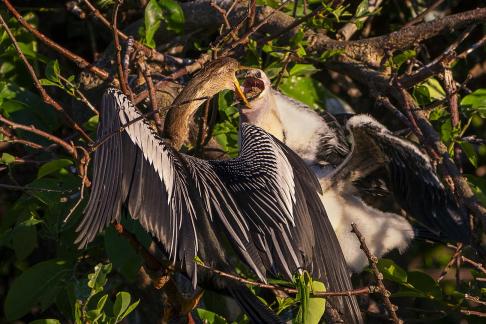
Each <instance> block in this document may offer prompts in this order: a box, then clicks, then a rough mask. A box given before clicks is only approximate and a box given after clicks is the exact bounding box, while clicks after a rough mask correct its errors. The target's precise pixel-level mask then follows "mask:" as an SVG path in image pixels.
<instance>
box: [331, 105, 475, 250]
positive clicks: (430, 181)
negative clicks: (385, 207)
mask: <svg viewBox="0 0 486 324" xmlns="http://www.w3.org/2000/svg"><path fill="white" fill-rule="evenodd" d="M346 126H347V128H348V130H349V131H350V133H351V136H352V152H351V154H350V155H349V156H348V157H347V158H346V159H345V160H344V161H343V163H342V164H341V165H340V166H339V167H338V168H337V169H336V171H335V172H334V174H333V176H332V178H333V179H332V180H333V182H334V183H338V182H340V183H356V182H359V181H360V180H362V179H364V178H365V177H366V176H368V175H370V174H372V173H374V172H380V173H381V174H387V176H388V179H387V180H388V181H387V183H388V185H389V186H390V189H391V191H392V193H393V195H394V197H395V199H396V200H397V202H398V203H399V205H400V206H401V207H402V208H403V209H404V210H405V211H406V212H407V213H408V214H409V215H410V216H411V217H413V218H414V219H415V221H416V222H417V223H418V225H419V226H421V227H422V228H423V229H425V231H426V232H428V235H430V234H432V235H433V237H435V239H439V240H452V241H459V242H464V243H468V242H470V233H469V226H468V221H467V214H466V213H465V211H464V210H463V209H462V208H460V207H459V206H458V205H457V203H456V202H455V200H454V198H453V197H452V195H451V194H450V193H449V192H448V191H447V190H446V189H445V188H444V186H443V185H442V183H441V182H440V180H439V179H438V177H437V175H436V173H435V170H434V168H433V167H432V164H431V163H430V160H429V158H428V157H427V156H426V155H425V154H423V153H422V152H420V150H419V149H418V148H417V147H416V146H415V145H413V144H412V143H410V142H408V141H405V140H403V139H401V138H399V137H397V136H395V135H393V134H392V133H391V132H390V131H389V130H388V129H386V128H385V127H384V126H383V125H381V124H380V123H378V122H377V121H375V120H374V119H373V118H371V117H368V116H366V115H359V116H354V117H352V118H350V119H349V121H348V122H347V124H346ZM381 171H386V172H381Z"/></svg>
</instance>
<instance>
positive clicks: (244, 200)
mask: <svg viewBox="0 0 486 324" xmlns="http://www.w3.org/2000/svg"><path fill="white" fill-rule="evenodd" d="M240 131H241V150H240V156H239V157H238V158H237V159H233V160H228V161H212V162H211V164H212V166H213V168H214V170H215V171H216V173H217V174H218V175H219V177H220V178H221V179H223V181H224V182H225V184H226V186H227V188H228V189H229V190H230V191H231V192H232V193H233V195H234V197H235V199H236V200H237V202H238V205H239V206H240V209H241V211H242V213H243V214H244V215H245V217H246V219H247V221H248V223H249V224H250V227H251V234H252V237H253V240H254V242H255V244H256V245H257V247H258V249H259V251H260V254H261V255H262V259H263V260H264V263H265V264H266V266H267V268H268V269H269V270H271V271H273V272H274V273H275V274H278V275H282V276H284V277H286V278H287V279H291V278H292V276H293V275H294V274H295V273H297V272H298V271H299V270H301V269H307V270H309V271H311V273H312V274H313V276H314V277H315V278H318V279H319V280H321V281H323V282H324V283H325V285H326V287H327V288H328V289H329V290H335V291H342V290H349V289H352V285H351V282H350V275H349V272H348V269H347V266H346V263H345V260H344V257H343V254H342V251H341V248H340V246H339V243H338V241H337V238H336V235H335V233H334V231H333V229H332V226H331V224H330V222H329V220H328V218H327V215H326V212H325V210H324V207H323V206H322V203H321V201H320V199H319V193H320V192H321V188H320V185H319V182H318V180H317V178H316V177H315V175H314V174H313V173H312V171H311V170H309V169H308V167H307V166H306V165H305V163H304V162H303V161H302V160H301V159H300V158H299V157H298V156H297V155H296V154H295V153H293V152H292V151H291V150H290V149H288V148H287V147H286V146H285V145H284V144H282V143H281V142H279V141H278V140H277V139H275V138H274V137H272V136H271V135H269V134H267V133H266V132H264V131H263V130H262V129H260V128H258V127H256V126H253V125H250V124H246V123H243V124H242V125H241V130H240ZM332 300H333V301H334V303H333V304H334V305H335V306H336V307H338V308H339V310H341V311H342V313H343V314H344V316H345V317H346V318H347V319H349V320H350V322H353V323H356V322H360V321H361V313H360V311H359V307H358V305H357V302H356V299H355V298H354V297H351V298H348V297H344V298H333V299H332Z"/></svg>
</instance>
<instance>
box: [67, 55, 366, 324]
mask: <svg viewBox="0 0 486 324" xmlns="http://www.w3.org/2000/svg"><path fill="white" fill-rule="evenodd" d="M238 68H239V64H238V62H237V61H235V60H233V59H223V60H218V61H215V62H213V63H211V64H209V66H208V67H207V68H206V69H204V70H203V71H201V72H200V73H199V74H198V75H197V76H196V77H195V78H193V79H192V80H191V81H190V82H189V84H188V85H187V86H186V88H185V89H184V90H183V91H182V92H181V94H180V95H179V96H178V98H177V99H176V100H175V104H180V106H179V107H178V108H176V109H175V110H173V111H171V112H170V113H169V114H168V115H167V117H166V126H165V132H166V135H167V139H162V138H160V137H159V136H158V135H157V134H156V133H155V132H154V131H153V130H152V128H151V127H150V125H149V124H148V123H147V122H146V121H145V120H142V121H140V122H134V123H130V122H131V121H134V120H135V119H139V118H140V116H141V114H140V113H139V112H138V111H137V109H136V108H135V107H134V106H133V105H132V104H131V103H130V101H129V100H128V99H127V98H126V97H125V96H124V95H123V94H122V93H120V92H119V91H118V90H114V89H110V90H108V92H107V93H106V94H105V96H104V97H103V102H102V111H101V116H100V124H99V127H98V138H105V137H106V136H107V135H108V134H113V133H116V134H115V135H113V136H111V137H109V138H108V139H107V140H106V142H104V144H103V145H101V146H100V147H99V148H98V150H97V151H96V152H95V156H94V163H93V169H94V172H93V188H92V192H91V195H90V199H89V202H88V204H87V206H86V209H85V212H84V214H85V216H84V219H83V221H82V222H81V224H80V225H79V227H78V229H77V231H78V232H79V237H78V239H77V240H76V242H77V243H79V244H80V246H81V247H84V246H86V244H88V243H89V242H90V241H92V240H93V239H94V237H95V236H96V235H97V234H98V233H99V232H100V231H102V230H103V228H104V227H106V226H107V225H108V224H109V223H111V222H114V221H119V218H120V210H121V208H122V206H123V205H125V206H127V207H128V211H129V213H130V215H131V216H132V217H133V218H135V219H138V220H139V222H140V223H141V225H142V226H143V227H144V228H145V229H146V230H147V231H149V232H150V233H151V234H152V235H154V236H155V237H156V238H157V239H158V240H159V241H160V243H161V245H162V246H163V248H164V250H165V252H166V253H167V255H168V257H169V260H170V261H171V262H172V263H173V264H174V265H175V266H177V267H178V268H180V269H182V270H183V271H184V272H185V273H186V274H187V275H188V276H189V277H190V278H191V279H192V280H193V284H194V285H196V283H197V280H198V279H197V278H198V276H197V265H196V263H195V262H194V258H195V257H196V256H198V257H199V258H200V259H201V260H203V262H205V263H206V264H207V265H209V266H211V267H214V268H216V269H220V270H223V271H228V272H232V270H233V268H232V266H231V263H230V261H229V255H230V254H231V253H228V252H227V251H225V247H224V242H230V243H231V246H232V248H233V250H234V252H236V254H237V255H239V256H240V259H241V260H242V261H244V262H245V263H246V265H247V266H248V267H249V268H250V269H251V270H253V272H254V273H255V274H256V275H257V276H258V277H259V279H260V280H262V281H265V280H266V278H267V276H280V277H283V278H286V279H289V280H290V279H292V276H293V275H294V274H296V273H298V272H299V271H301V270H302V269H306V270H309V271H310V272H311V273H312V275H313V276H314V277H315V278H317V279H318V280H321V281H323V282H324V283H325V285H326V288H327V289H329V290H335V291H343V290H349V289H352V286H351V282H350V278H349V273H348V270H347V267H346V264H345V261H344V257H343V254H342V252H341V249H340V247H339V243H338V241H337V238H336V236H335V233H334V232H333V230H332V226H331V225H330V223H329V220H328V218H327V216H326V213H325V210H324V208H323V206H322V204H321V203H320V200H319V194H320V192H321V188H320V186H319V182H318V181H317V179H316V177H315V176H314V174H313V173H312V171H310V170H309V169H308V168H307V166H306V165H305V164H304V162H303V161H302V160H301V159H300V158H298V156H297V155H296V154H295V153H293V152H292V151H291V150H289V149H288V148H287V147H286V146H285V145H284V144H282V143H281V142H280V141H279V140H277V139H275V138H274V137H273V136H271V135H269V134H268V133H266V132H265V131H263V130H262V129H261V128H259V127H256V126H253V125H251V124H248V123H242V124H241V125H240V140H241V148H240V155H239V157H238V158H236V159H232V160H226V161H206V160H202V159H198V158H195V157H192V156H189V155H186V154H182V153H179V152H178V151H177V149H179V148H180V147H181V146H182V145H183V143H184V142H185V141H186V139H187V137H188V129H189V123H188V121H189V120H190V119H191V118H192V116H193V115H194V113H195V111H196V109H197V108H198V106H199V105H200V103H201V101H200V100H194V101H191V99H196V98H200V97H209V96H212V95H214V94H216V93H217V92H219V91H221V90H224V89H232V90H236V91H238V90H239V86H238V82H237V81H236V78H235V72H236V71H237V70H238ZM240 91H241V90H240ZM188 101H189V103H183V102H188ZM127 124H129V125H128V126H127V127H126V128H125V132H123V133H117V132H116V131H117V130H118V129H119V128H120V127H121V126H122V125H127ZM224 285H225V287H224V288H225V289H229V290H230V293H232V294H233V296H235V297H236V298H237V300H238V301H239V302H240V303H241V304H242V306H243V308H244V309H245V310H246V311H247V312H248V313H249V315H250V316H252V318H253V320H254V321H257V322H269V321H271V322H274V321H277V318H276V317H275V318H272V316H271V315H268V314H267V312H266V310H265V307H264V306H263V305H258V303H255V300H256V298H253V301H251V298H250V297H249V295H248V293H249V291H248V289H247V288H246V287H245V286H242V285H241V284H238V283H234V282H232V283H228V282H225V283H224ZM242 295H243V296H242ZM253 297H254V296H253ZM330 300H331V301H332V302H333V305H334V306H335V307H337V308H338V310H339V311H340V312H341V313H342V316H343V318H344V319H345V320H346V322H349V323H360V322H362V319H361V313H360V311H359V308H358V305H357V302H356V299H355V298H354V297H335V298H331V299H330Z"/></svg>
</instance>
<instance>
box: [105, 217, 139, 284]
mask: <svg viewBox="0 0 486 324" xmlns="http://www.w3.org/2000/svg"><path fill="white" fill-rule="evenodd" d="M104 242H105V250H106V254H107V255H108V257H109V258H110V261H111V263H112V264H113V268H115V269H116V270H117V271H119V272H120V273H121V274H122V275H123V276H124V277H125V278H127V279H128V280H134V279H135V278H136V275H137V272H138V270H139V269H140V267H141V266H142V263H143V259H142V257H140V255H138V253H137V252H136V251H135V249H134V248H133V247H132V245H131V244H130V243H129V242H128V241H127V240H126V239H125V238H123V237H121V236H120V235H119V234H118V233H117V232H116V231H115V229H114V228H113V227H111V226H110V227H109V228H107V229H106V230H105V236H104Z"/></svg>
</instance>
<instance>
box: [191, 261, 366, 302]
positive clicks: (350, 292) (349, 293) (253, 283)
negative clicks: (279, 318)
mask: <svg viewBox="0 0 486 324" xmlns="http://www.w3.org/2000/svg"><path fill="white" fill-rule="evenodd" d="M197 265H198V266H199V267H201V268H204V269H207V270H209V271H211V272H213V273H215V274H217V275H218V276H220V277H224V278H228V279H231V280H234V281H238V282H241V283H244V284H247V285H250V286H254V287H258V288H263V289H271V290H278V291H282V292H284V293H286V294H292V295H293V294H296V293H297V292H298V290H297V289H295V288H288V287H283V286H277V285H271V284H265V283H262V282H257V281H253V280H249V279H246V278H242V277H239V276H236V275H232V274H230V273H227V272H224V271H221V270H217V269H214V268H211V267H209V266H207V265H205V264H203V263H200V262H198V263H197ZM370 292H373V287H363V288H358V289H354V290H347V291H325V292H312V293H311V296H313V297H331V296H356V295H367V294H369V293H370Z"/></svg>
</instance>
